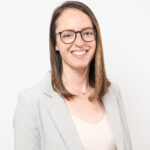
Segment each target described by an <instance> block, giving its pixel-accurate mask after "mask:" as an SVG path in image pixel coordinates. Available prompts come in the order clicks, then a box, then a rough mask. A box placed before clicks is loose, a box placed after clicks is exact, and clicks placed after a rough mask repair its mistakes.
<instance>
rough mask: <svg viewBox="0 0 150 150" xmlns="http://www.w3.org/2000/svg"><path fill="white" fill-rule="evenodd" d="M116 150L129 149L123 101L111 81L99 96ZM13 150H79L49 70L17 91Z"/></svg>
mask: <svg viewBox="0 0 150 150" xmlns="http://www.w3.org/2000/svg"><path fill="white" fill-rule="evenodd" d="M102 102H103V104H104V106H105V109H106V112H107V115H108V117H109V120H110V123H111V126H112V129H113V132H114V136H115V140H116V145H117V150H132V145H131V139H130V134H129V129H128V125H127V120H126V115H125V110H124V105H123V101H122V98H121V95H120V92H119V88H118V86H117V85H116V84H114V83H112V84H111V86H110V87H109V88H108V92H107V93H106V94H105V96H104V97H103V98H102ZM13 128H14V146H15V150H83V146H82V144H81V141H80V137H79V135H78V133H77V130H76V128H75V125H74V123H73V120H72V118H71V116H70V114H69V111H68V109H67V107H66V104H65V103H64V101H63V99H62V98H61V97H60V95H59V94H58V93H57V92H55V91H54V90H53V89H52V86H51V72H50V71H48V72H47V73H46V75H45V77H44V80H42V81H41V82H39V83H37V84H36V85H33V86H32V87H29V88H27V89H25V90H23V91H21V92H19V94H18V101H17V106H16V109H15V112H14V118H13Z"/></svg>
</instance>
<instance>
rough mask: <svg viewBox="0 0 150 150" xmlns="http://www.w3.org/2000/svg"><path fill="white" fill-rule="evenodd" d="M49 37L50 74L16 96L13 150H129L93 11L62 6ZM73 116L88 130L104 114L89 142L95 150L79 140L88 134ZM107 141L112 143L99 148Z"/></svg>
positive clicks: (71, 3)
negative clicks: (103, 121)
mask: <svg viewBox="0 0 150 150" xmlns="http://www.w3.org/2000/svg"><path fill="white" fill-rule="evenodd" d="M49 37H50V39H49V42H50V60H51V73H48V75H47V77H46V78H45V79H44V81H42V82H41V83H39V84H37V85H35V86H33V87H31V88H29V89H28V90H25V91H23V92H22V93H20V94H19V101H18V105H17V109H16V113H15V118H14V128H15V148H16V149H15V150H50V149H52V150H60V149H61V150H82V149H84V150H89V149H92V150H93V149H95V148H96V147H97V149H99V147H100V149H102V148H103V147H105V150H110V149H111V150H113V149H114V148H115V145H116V147H117V149H118V150H131V144H130V138H129V132H128V128H127V123H126V119H125V113H124V109H123V104H122V100H121V96H120V94H119V89H118V88H117V86H116V85H114V84H112V83H111V82H110V81H109V80H108V78H107V76H106V71H105V66H104V58H103V48H102V41H101V35H100V28H99V25H98V21H97V20H96V17H95V16H94V14H93V12H92V11H91V9H90V8H89V7H88V6H86V5H85V4H83V3H81V2H77V1H66V2H64V3H63V4H62V5H61V6H59V7H57V8H56V9H55V11H54V12H53V15H52V19H51V24H50V36H49ZM50 77H51V79H49V78H50ZM47 78H48V80H47ZM71 114H74V115H75V116H77V117H79V118H80V119H81V120H84V121H85V122H89V123H92V124H93V123H97V122H98V121H99V120H102V118H103V117H104V115H105V114H107V116H108V118H107V120H106V121H105V125H104V124H103V129H104V132H102V133H101V134H100V131H101V130H103V129H102V127H100V126H99V128H98V129H97V130H98V131H99V134H97V135H96V137H95V138H93V142H95V141H96V140H98V141H97V142H96V143H95V145H92V146H90V145H89V143H92V141H90V140H89V141H88V142H86V140H85V138H82V137H83V136H86V135H87V134H89V133H90V131H91V128H87V130H86V131H87V133H86V132H85V133H84V132H83V130H82V129H83V128H82V129H81V126H80V125H81V124H80V123H79V122H77V121H75V120H74V119H73V118H71ZM109 122H110V126H109ZM79 126H80V127H79ZM111 128H112V132H111V130H110V129H111ZM108 129H109V130H108ZM93 130H94V129H92V131H93ZM106 130H107V131H110V132H109V134H108V135H107V132H106ZM93 133H94V132H93ZM93 133H92V134H89V138H92V137H93ZM102 134H103V135H104V138H102V137H101V136H102ZM112 135H114V140H113V136H112ZM105 138H106V139H109V140H108V141H110V142H108V141H106V142H102V141H104V139H105ZM110 139H112V140H110ZM94 140H95V141H94ZM99 141H100V142H99ZM111 141H113V142H112V143H114V144H113V145H111V146H110V147H109V146H108V144H109V143H111ZM83 145H84V146H83ZM85 147H86V148H85ZM90 147H91V148H90ZM95 150H96V149H95Z"/></svg>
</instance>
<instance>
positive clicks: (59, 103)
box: [43, 74, 83, 150]
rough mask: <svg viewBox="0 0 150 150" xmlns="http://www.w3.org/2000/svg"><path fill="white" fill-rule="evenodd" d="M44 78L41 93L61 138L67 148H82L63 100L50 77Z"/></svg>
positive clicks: (78, 149)
mask: <svg viewBox="0 0 150 150" xmlns="http://www.w3.org/2000/svg"><path fill="white" fill-rule="evenodd" d="M49 76H50V74H49ZM45 79H46V80H45V81H46V84H45V85H46V88H45V90H44V92H43V93H44V95H46V99H47V100H46V106H47V109H48V111H49V112H50V114H51V117H52V119H53V120H54V122H55V124H56V126H57V128H58V132H59V133H60V136H61V137H62V140H63V141H64V143H65V144H66V146H67V147H68V149H69V150H83V146H82V144H81V140H80V137H79V135H78V133H77V130H76V128H75V126H74V123H73V120H72V118H71V116H70V114H69V111H68V109H67V107H66V104H65V102H64V100H63V99H62V98H61V97H60V95H59V94H58V93H57V92H55V91H53V89H52V86H51V81H50V77H48V78H47V77H46V78H45Z"/></svg>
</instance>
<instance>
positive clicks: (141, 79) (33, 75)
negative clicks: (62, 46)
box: [0, 0, 150, 150]
mask: <svg viewBox="0 0 150 150" xmlns="http://www.w3.org/2000/svg"><path fill="white" fill-rule="evenodd" d="M61 2H63V1H60V0H57V1H56V0H55V1H51V0H45V1H42V0H41V1H39V0H18V1H17V0H14V1H8V0H5V1H0V91H1V92H0V93H1V94H0V149H1V150H12V148H13V147H14V143H13V124H12V123H13V114H14V110H15V107H16V103H17V93H18V92H19V91H21V90H23V89H25V88H27V87H30V86H32V85H33V84H35V83H37V82H39V81H40V80H41V79H42V78H43V77H44V75H45V73H46V72H47V71H48V70H49V68H50V63H49V46H48V45H49V43H48V39H49V24H50V18H51V14H52V12H53V10H54V8H55V7H56V6H58V5H59V4H61ZM81 2H85V4H87V5H88V6H89V7H90V8H91V9H92V10H93V12H94V13H95V16H96V18H97V20H98V22H99V25H100V28H101V34H102V42H103V49H104V58H105V65H106V71H107V75H108V78H109V79H110V81H112V82H115V83H116V84H118V85H119V87H120V90H121V93H122V97H123V100H124V104H125V109H126V115H127V120H128V124H129V129H130V133H131V138H132V144H133V149H134V150H148V149H150V142H149V139H150V129H149V128H150V115H149V114H150V109H149V107H150V67H149V65H150V59H149V57H150V1H149V0H124V1H122V0H113V1H112V0H86V1H85V0H82V1H81Z"/></svg>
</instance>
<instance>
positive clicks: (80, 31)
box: [55, 27, 97, 44]
mask: <svg viewBox="0 0 150 150" xmlns="http://www.w3.org/2000/svg"><path fill="white" fill-rule="evenodd" d="M87 29H93V30H94V33H95V37H94V39H93V40H92V41H94V40H95V38H96V35H97V32H96V28H95V27H94V28H84V29H82V30H79V31H74V30H63V31H61V32H58V33H56V34H55V35H58V34H59V35H60V38H61V34H62V33H63V32H64V31H72V32H74V33H75V38H74V40H73V41H72V42H71V43H73V42H74V41H75V40H76V37H77V33H80V36H81V38H82V40H83V41H85V42H92V41H86V40H84V39H83V37H82V32H83V31H84V30H87ZM61 41H62V42H63V43H64V44H71V43H65V42H64V41H63V40H62V38H61Z"/></svg>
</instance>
